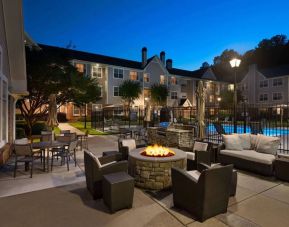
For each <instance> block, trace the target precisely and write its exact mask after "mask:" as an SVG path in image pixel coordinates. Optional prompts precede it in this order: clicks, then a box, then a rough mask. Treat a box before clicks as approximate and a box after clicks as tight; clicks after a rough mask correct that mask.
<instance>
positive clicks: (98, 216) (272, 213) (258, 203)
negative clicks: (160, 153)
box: [0, 125, 289, 226]
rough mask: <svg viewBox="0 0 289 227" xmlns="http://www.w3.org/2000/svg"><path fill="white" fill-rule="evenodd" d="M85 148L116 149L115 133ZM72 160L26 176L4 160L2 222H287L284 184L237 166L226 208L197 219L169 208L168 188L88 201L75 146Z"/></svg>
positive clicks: (94, 139) (288, 209)
mask: <svg viewBox="0 0 289 227" xmlns="http://www.w3.org/2000/svg"><path fill="white" fill-rule="evenodd" d="M61 126H62V127H65V126H66V125H61ZM63 129H64V128H63ZM89 149H90V150H91V151H92V152H93V153H95V154H97V155H101V154H102V152H103V151H109V150H117V137H115V136H96V137H89ZM77 161H78V166H77V167H72V166H73V165H71V170H70V171H69V172H68V171H67V170H66V168H65V166H62V167H61V166H59V167H58V166H57V167H55V168H54V170H53V172H50V173H43V172H42V171H41V169H40V168H39V169H38V166H39V167H41V165H37V164H36V165H35V166H36V168H35V174H34V176H33V178H32V179H30V178H29V174H27V173H25V174H21V173H20V172H19V173H18V175H17V178H16V179H14V178H13V175H12V171H11V170H9V166H8V168H6V169H5V171H4V170H1V171H0V197H1V198H0V209H1V213H0V218H1V223H3V224H4V225H5V226H23V225H25V226H39V223H40V222H41V223H42V226H52V225H53V226H80V225H85V226H199V225H202V226H273V225H276V224H278V226H288V225H289V218H288V217H289V199H288V198H289V184H288V183H285V182H281V181H277V180H275V179H274V178H271V177H262V176H260V175H255V174H252V173H248V172H243V171H238V186H237V194H236V196H235V197H231V198H230V201H229V207H228V212H227V213H226V214H221V215H217V216H216V217H214V218H210V219H208V220H207V221H205V222H203V223H200V222H197V221H195V220H194V219H193V217H192V216H191V215H190V214H188V213H187V212H185V211H182V210H179V209H175V208H174V207H173V202H172V194H171V193H170V191H163V192H159V193H148V192H146V191H144V190H141V189H138V188H135V192H134V203H133V207H132V209H124V210H121V211H118V212H116V213H114V214H110V213H109V212H108V209H107V208H106V206H105V205H104V204H103V202H102V200H97V201H94V200H93V199H92V197H91V196H90V194H89V192H88V191H87V189H86V185H85V177H84V164H83V152H82V151H78V152H77ZM30 214H33V215H30ZM15 217H17V218H15ZM19 220H22V222H19Z"/></svg>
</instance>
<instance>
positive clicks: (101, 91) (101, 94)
mask: <svg viewBox="0 0 289 227" xmlns="http://www.w3.org/2000/svg"><path fill="white" fill-rule="evenodd" d="M98 87H100V96H99V97H101V98H102V97H103V86H102V85H98Z"/></svg>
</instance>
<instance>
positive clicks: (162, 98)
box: [151, 84, 169, 106]
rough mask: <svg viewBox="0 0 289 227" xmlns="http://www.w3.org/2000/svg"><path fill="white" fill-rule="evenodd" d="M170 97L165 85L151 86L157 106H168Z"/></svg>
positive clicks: (152, 96) (152, 97) (152, 95)
mask: <svg viewBox="0 0 289 227" xmlns="http://www.w3.org/2000/svg"><path fill="white" fill-rule="evenodd" d="M168 95H169V90H168V88H167V87H166V86H165V85H163V84H153V85H152V86H151V99H152V101H153V103H154V104H155V105H157V106H162V105H166V102H167V97H168Z"/></svg>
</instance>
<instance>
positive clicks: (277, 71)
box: [259, 65, 289, 78]
mask: <svg viewBox="0 0 289 227" xmlns="http://www.w3.org/2000/svg"><path fill="white" fill-rule="evenodd" d="M259 71H260V72H261V73H262V74H263V75H264V76H265V77H267V78H274V77H280V76H289V65H280V66H277V67H273V68H265V69H259Z"/></svg>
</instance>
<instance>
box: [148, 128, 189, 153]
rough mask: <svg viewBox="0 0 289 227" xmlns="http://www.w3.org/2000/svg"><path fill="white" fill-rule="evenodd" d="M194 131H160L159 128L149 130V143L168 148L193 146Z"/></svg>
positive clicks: (170, 129) (174, 129) (172, 129)
mask: <svg viewBox="0 0 289 227" xmlns="http://www.w3.org/2000/svg"><path fill="white" fill-rule="evenodd" d="M193 141H194V140H193V131H192V130H184V129H176V128H168V129H160V128H158V127H149V128H148V143H149V144H159V145H163V146H167V147H187V148H191V147H192V146H193Z"/></svg>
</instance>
